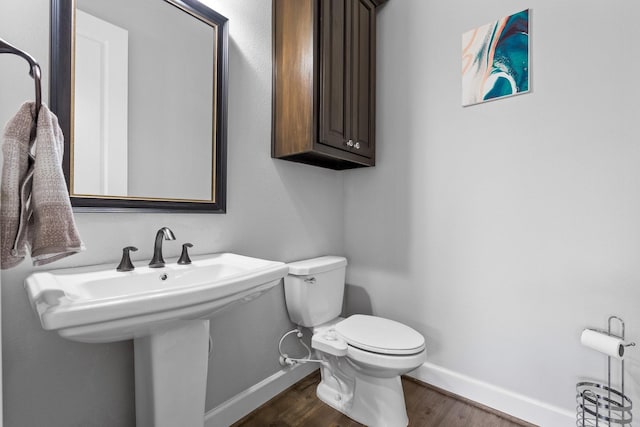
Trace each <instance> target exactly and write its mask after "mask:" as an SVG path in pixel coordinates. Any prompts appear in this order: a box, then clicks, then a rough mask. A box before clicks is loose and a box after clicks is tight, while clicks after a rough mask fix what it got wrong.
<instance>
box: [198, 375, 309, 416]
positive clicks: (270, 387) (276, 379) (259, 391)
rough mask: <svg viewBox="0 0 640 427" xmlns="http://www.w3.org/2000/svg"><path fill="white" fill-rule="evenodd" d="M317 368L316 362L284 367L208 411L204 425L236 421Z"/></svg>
mask: <svg viewBox="0 0 640 427" xmlns="http://www.w3.org/2000/svg"><path fill="white" fill-rule="evenodd" d="M316 369H318V364H316V363H302V364H299V365H295V366H292V367H290V368H283V369H282V370H280V371H278V372H276V373H275V374H273V375H271V376H270V377H268V378H265V379H264V380H262V381H260V382H259V383H258V384H256V385H254V386H251V387H249V388H248V389H246V390H244V391H242V392H241V393H238V394H236V395H235V396H233V397H232V398H231V399H229V400H227V401H226V402H224V403H222V404H220V405H218V406H216V407H215V408H213V409H212V410H210V411H209V412H207V413H206V414H205V415H204V427H226V426H229V425H231V424H233V423H235V422H236V421H238V420H239V419H241V418H242V417H244V416H245V415H247V414H249V413H251V412H252V411H253V410H255V409H257V408H258V407H260V406H261V405H262V404H264V403H266V402H267V401H269V400H270V399H272V398H273V397H275V396H277V395H278V394H279V393H281V392H283V391H284V390H286V389H287V388H289V387H291V386H292V385H294V384H295V383H297V382H298V381H300V380H301V379H303V378H304V377H306V376H307V375H309V374H311V373H312V372H313V371H315V370H316Z"/></svg>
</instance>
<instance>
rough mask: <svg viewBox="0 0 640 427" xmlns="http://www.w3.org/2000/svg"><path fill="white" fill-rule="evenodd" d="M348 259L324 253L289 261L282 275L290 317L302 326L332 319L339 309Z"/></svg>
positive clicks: (319, 323)
mask: <svg viewBox="0 0 640 427" xmlns="http://www.w3.org/2000/svg"><path fill="white" fill-rule="evenodd" d="M346 267H347V259H346V258H344V257H338V256H323V257H319V258H313V259H307V260H303V261H297V262H292V263H290V264H289V274H288V275H287V276H285V278H284V295H285V300H286V303H287V311H288V312H289V318H290V319H291V321H292V322H293V323H295V324H296V325H300V326H305V327H313V326H318V325H321V324H323V323H326V322H328V321H329V320H333V319H335V318H336V317H338V316H339V315H340V313H341V312H342V300H343V297H344V277H345V271H346Z"/></svg>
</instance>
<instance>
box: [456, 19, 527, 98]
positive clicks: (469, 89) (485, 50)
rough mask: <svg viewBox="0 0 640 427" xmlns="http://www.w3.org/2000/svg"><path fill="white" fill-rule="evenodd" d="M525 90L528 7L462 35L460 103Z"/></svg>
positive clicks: (515, 93) (499, 96) (508, 94)
mask: <svg viewBox="0 0 640 427" xmlns="http://www.w3.org/2000/svg"><path fill="white" fill-rule="evenodd" d="M528 91H529V9H526V10H523V11H522V12H518V13H514V14H513V15H509V16H506V17H504V18H502V19H499V20H497V21H496V22H492V23H490V24H487V25H483V26H482V27H478V28H476V29H474V30H471V31H467V32H466V33H464V34H463V35H462V105H463V106H467V105H473V104H478V103H481V102H485V101H490V100H493V99H497V98H503V97H505V96H512V95H518V94H521V93H525V92H528Z"/></svg>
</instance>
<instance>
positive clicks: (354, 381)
mask: <svg viewBox="0 0 640 427" xmlns="http://www.w3.org/2000/svg"><path fill="white" fill-rule="evenodd" d="M346 267H347V260H346V259H345V258H343V257H337V256H324V257H320V258H314V259H309V260H304V261H298V262H293V263H291V264H289V275H288V276H286V277H285V279H284V290H285V299H286V303H287V310H288V312H289V317H290V318H291V321H292V322H294V323H295V324H297V325H299V326H304V327H307V328H311V330H312V331H313V338H312V339H311V344H312V347H313V348H314V349H315V350H316V354H317V357H318V358H319V359H320V360H322V362H323V363H322V364H321V375H322V381H321V382H320V384H319V385H318V389H317V395H318V397H319V398H320V400H322V401H323V402H325V403H327V404H328V405H330V406H332V407H333V408H335V409H337V410H338V411H340V412H342V413H343V414H345V415H347V416H348V417H350V418H352V419H353V420H355V421H358V422H359V423H362V424H365V425H367V426H376V427H377V426H380V427H383V426H384V427H400V426H406V425H407V424H408V418H407V410H406V408H405V404H404V395H403V393H402V383H401V381H400V375H402V374H404V373H407V372H409V371H411V370H413V369H415V368H417V367H418V366H420V365H421V364H422V363H423V362H424V361H425V360H426V354H427V353H426V349H425V342H424V337H423V336H422V335H421V334H420V333H418V332H417V331H415V330H414V329H412V328H410V327H408V326H406V325H403V324H402V323H398V322H395V321H393V320H389V319H383V318H381V317H376V316H365V315H361V314H356V315H353V316H350V317H348V318H346V319H345V318H342V317H339V316H340V313H341V311H342V300H343V296H344V280H345V270H346Z"/></svg>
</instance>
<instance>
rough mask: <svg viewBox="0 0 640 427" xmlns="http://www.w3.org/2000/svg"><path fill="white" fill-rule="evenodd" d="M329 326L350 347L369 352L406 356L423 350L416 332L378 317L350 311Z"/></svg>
mask: <svg viewBox="0 0 640 427" xmlns="http://www.w3.org/2000/svg"><path fill="white" fill-rule="evenodd" d="M333 329H334V330H335V331H336V333H337V334H338V335H339V336H340V337H341V338H342V339H344V340H345V341H346V342H347V344H349V345H350V346H352V347H355V348H357V349H359V350H362V351H367V352H371V353H377V354H382V355H389V356H406V355H412V354H417V353H420V352H422V351H423V350H424V349H425V343H424V337H423V336H422V335H421V334H420V333H419V332H417V331H416V330H414V329H412V328H410V327H409V326H407V325H404V324H402V323H399V322H396V321H393V320H390V319H385V318H382V317H377V316H367V315H363V314H354V315H353V316H350V317H348V318H346V319H345V320H343V321H341V322H339V323H337V324H336V325H334V327H333Z"/></svg>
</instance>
